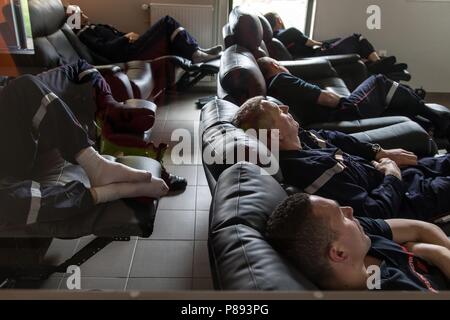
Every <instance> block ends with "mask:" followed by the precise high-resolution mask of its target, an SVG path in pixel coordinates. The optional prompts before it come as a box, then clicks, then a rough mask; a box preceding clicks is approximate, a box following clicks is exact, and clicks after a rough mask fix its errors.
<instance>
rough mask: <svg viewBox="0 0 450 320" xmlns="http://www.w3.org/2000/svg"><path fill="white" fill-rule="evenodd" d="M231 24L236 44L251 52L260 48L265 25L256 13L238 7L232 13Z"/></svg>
mask: <svg viewBox="0 0 450 320" xmlns="http://www.w3.org/2000/svg"><path fill="white" fill-rule="evenodd" d="M229 25H230V30H231V33H232V34H233V36H234V41H235V43H236V44H238V45H240V46H243V47H245V48H247V49H248V50H250V51H251V52H256V51H257V50H258V48H259V46H260V45H261V42H262V40H263V27H262V25H261V21H260V20H259V18H258V17H257V16H256V15H254V14H252V13H250V12H246V11H244V10H242V9H241V8H240V7H236V8H234V9H233V10H232V11H231V13H230V16H229Z"/></svg>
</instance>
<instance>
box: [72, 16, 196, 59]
mask: <svg viewBox="0 0 450 320" xmlns="http://www.w3.org/2000/svg"><path fill="white" fill-rule="evenodd" d="M78 37H79V38H80V40H81V41H82V42H83V43H84V44H85V45H86V46H88V47H89V49H91V50H92V51H93V52H95V53H97V54H100V55H101V56H103V57H105V58H108V59H109V60H111V62H124V61H130V60H153V59H155V58H158V57H161V56H166V55H171V54H173V55H179V56H182V57H183V58H186V59H189V60H191V59H192V54H193V53H194V52H195V51H196V50H198V48H199V45H198V43H197V41H196V40H195V38H194V37H193V36H191V35H190V34H189V33H188V32H187V31H186V30H185V29H184V28H183V27H182V26H181V25H180V24H179V23H178V22H177V21H176V20H175V19H173V18H172V17H170V16H166V17H164V18H161V19H160V20H159V21H158V22H156V23H155V24H154V25H152V26H151V27H150V28H149V29H148V30H147V31H146V32H145V33H144V34H142V35H141V36H140V37H139V38H138V40H137V41H136V42H134V43H130V42H129V40H128V39H127V38H126V37H125V33H123V32H121V31H118V30H116V29H115V28H113V27H111V26H108V25H103V24H98V25H94V24H93V25H89V26H86V27H85V28H83V29H82V30H81V31H80V32H79V33H78Z"/></svg>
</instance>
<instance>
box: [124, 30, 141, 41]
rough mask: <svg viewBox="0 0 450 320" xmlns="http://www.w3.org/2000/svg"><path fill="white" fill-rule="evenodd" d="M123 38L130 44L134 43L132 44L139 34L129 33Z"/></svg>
mask: <svg viewBox="0 0 450 320" xmlns="http://www.w3.org/2000/svg"><path fill="white" fill-rule="evenodd" d="M125 38H128V41H129V42H130V43H134V42H136V40H137V39H139V34H137V33H135V32H130V33H127V34H126V35H125Z"/></svg>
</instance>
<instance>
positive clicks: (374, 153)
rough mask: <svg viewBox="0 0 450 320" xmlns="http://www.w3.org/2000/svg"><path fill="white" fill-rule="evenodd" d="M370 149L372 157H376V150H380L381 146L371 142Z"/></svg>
mask: <svg viewBox="0 0 450 320" xmlns="http://www.w3.org/2000/svg"><path fill="white" fill-rule="evenodd" d="M372 151H373V155H374V157H376V155H377V154H378V152H380V151H381V146H380V145H379V144H378V143H375V144H372Z"/></svg>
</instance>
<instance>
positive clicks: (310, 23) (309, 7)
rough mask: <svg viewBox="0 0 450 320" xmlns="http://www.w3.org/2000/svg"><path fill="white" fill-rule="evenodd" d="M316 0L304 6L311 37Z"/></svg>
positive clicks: (231, 2) (229, 3)
mask: <svg viewBox="0 0 450 320" xmlns="http://www.w3.org/2000/svg"><path fill="white" fill-rule="evenodd" d="M449 1H450V0H449ZM315 6H316V0H308V5H307V7H306V21H305V35H307V36H308V37H311V35H312V32H313V29H314V26H313V23H314V17H313V15H314V14H315ZM228 8H229V13H230V12H231V11H232V10H233V0H228Z"/></svg>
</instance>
